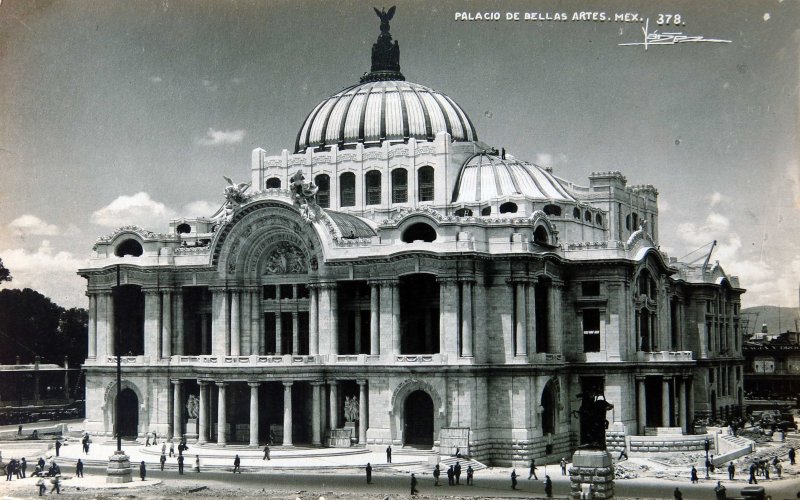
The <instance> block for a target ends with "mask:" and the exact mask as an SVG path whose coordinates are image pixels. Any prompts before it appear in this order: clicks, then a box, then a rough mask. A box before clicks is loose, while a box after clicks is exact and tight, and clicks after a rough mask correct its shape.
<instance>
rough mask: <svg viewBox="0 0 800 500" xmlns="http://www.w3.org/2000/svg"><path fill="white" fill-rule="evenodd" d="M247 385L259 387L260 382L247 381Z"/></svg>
mask: <svg viewBox="0 0 800 500" xmlns="http://www.w3.org/2000/svg"><path fill="white" fill-rule="evenodd" d="M247 385H249V386H250V387H254V388H258V387H261V382H251V381H248V382H247Z"/></svg>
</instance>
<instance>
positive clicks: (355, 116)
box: [295, 80, 478, 153]
mask: <svg viewBox="0 0 800 500" xmlns="http://www.w3.org/2000/svg"><path fill="white" fill-rule="evenodd" d="M439 132H447V133H449V134H450V135H451V137H452V139H453V140H455V141H474V140H477V139H478V134H477V133H476V132H475V127H474V126H473V125H472V122H471V121H470V119H469V117H468V116H467V114H466V113H464V111H463V110H462V109H461V107H460V106H459V105H458V104H456V103H455V101H453V100H452V99H450V98H449V97H447V96H446V95H444V94H442V93H439V92H437V91H435V90H433V89H430V88H428V87H425V86H423V85H419V84H416V83H412V82H407V81H399V80H391V81H378V82H367V83H362V84H359V85H354V86H352V87H348V88H346V89H344V90H343V91H341V92H339V93H338V94H335V95H333V96H331V97H329V98H327V99H325V100H324V101H322V102H321V103H319V104H318V105H317V106H316V107H315V108H314V110H313V111H311V113H310V114H309V115H308V117H307V118H306V120H305V122H303V126H302V127H300V132H298V134H297V141H296V142H295V153H301V152H303V151H305V150H306V148H308V147H312V148H315V147H320V146H331V145H334V144H338V145H339V147H345V146H352V145H355V144H357V143H359V142H362V143H365V144H380V143H382V142H383V141H386V140H389V141H403V140H407V139H409V138H411V137H413V138H415V139H417V140H422V141H432V140H433V139H434V138H435V137H436V134H437V133H439Z"/></svg>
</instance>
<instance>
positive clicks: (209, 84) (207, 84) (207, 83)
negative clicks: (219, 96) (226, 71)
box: [202, 80, 219, 92]
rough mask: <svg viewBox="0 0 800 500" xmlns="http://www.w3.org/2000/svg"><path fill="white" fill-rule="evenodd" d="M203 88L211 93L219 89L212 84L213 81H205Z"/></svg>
mask: <svg viewBox="0 0 800 500" xmlns="http://www.w3.org/2000/svg"><path fill="white" fill-rule="evenodd" d="M202 83H203V87H205V88H206V90H208V91H209V92H214V91H216V90H217V89H218V88H219V85H217V84H216V83H214V82H212V81H211V80H203V82H202Z"/></svg>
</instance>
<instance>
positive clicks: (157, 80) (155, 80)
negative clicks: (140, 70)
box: [149, 76, 163, 83]
mask: <svg viewBox="0 0 800 500" xmlns="http://www.w3.org/2000/svg"><path fill="white" fill-rule="evenodd" d="M149 80H150V81H151V82H152V83H161V82H162V81H163V80H162V79H161V77H160V76H151V77H150V78H149Z"/></svg>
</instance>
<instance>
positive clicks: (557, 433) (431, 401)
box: [79, 75, 743, 464]
mask: <svg viewBox="0 0 800 500" xmlns="http://www.w3.org/2000/svg"><path fill="white" fill-rule="evenodd" d="M378 76H380V75H378ZM378 76H376V77H375V78H377V77H378ZM373 80H374V79H373ZM376 88H378V87H376V85H375V82H374V81H370V82H369V83H365V84H363V88H360V89H359V88H358V87H356V88H355V90H353V91H352V92H349V93H340V94H337V95H336V96H334V97H332V98H331V99H328V100H326V101H323V103H321V104H320V106H318V107H317V108H315V109H316V110H317V111H315V112H313V113H311V114H310V115H309V118H308V119H307V122H306V123H304V124H303V126H302V128H301V133H302V131H303V130H305V131H308V132H307V133H306V139H308V138H309V137H312V136H313V137H316V138H317V139H315V140H317V141H318V142H317V143H316V146H315V147H311V145H310V143H308V142H303V143H302V144H304V147H303V148H300V146H299V145H300V143H301V141H298V146H297V150H296V151H295V152H294V153H291V154H290V153H289V152H288V151H286V150H284V151H283V152H281V153H280V154H279V155H275V156H268V155H267V154H266V152H265V151H263V150H261V149H256V150H255V151H254V152H253V157H252V165H251V169H250V171H251V181H250V185H249V186H248V185H247V184H243V185H233V183H231V185H230V186H229V187H228V188H226V190H225V196H226V202H225V205H224V206H223V208H222V209H220V211H218V212H217V213H216V214H212V215H210V216H207V217H199V218H191V219H178V220H173V221H171V223H170V227H171V231H170V232H169V233H168V234H154V233H152V232H150V231H147V230H144V229H141V228H138V227H122V228H119V229H118V230H117V231H115V232H114V233H112V234H110V235H108V236H105V237H102V238H100V239H99V240H98V241H97V243H96V245H95V247H94V249H93V253H92V257H91V259H90V263H89V265H88V266H87V267H86V268H84V269H81V270H80V271H79V273H80V275H81V276H83V277H85V278H86V279H87V282H88V285H87V295H88V297H89V314H90V325H89V351H88V358H87V360H86V364H85V365H84V368H85V369H86V377H87V395H86V399H87V423H86V424H87V430H90V431H91V432H93V433H96V434H105V435H110V434H111V433H113V432H114V422H113V418H112V415H113V411H112V409H113V407H114V405H115V403H116V385H115V378H114V373H115V371H114V364H115V362H116V354H117V353H119V354H121V355H122V358H121V364H122V367H123V387H122V389H123V391H122V396H121V398H122V399H121V401H120V402H119V403H120V406H121V407H123V408H124V409H125V411H124V412H123V417H121V418H120V422H118V427H119V429H120V432H122V433H123V434H139V435H142V434H143V433H146V432H148V431H155V432H157V433H158V434H159V435H162V436H163V435H167V436H178V435H182V434H184V433H190V434H191V433H193V432H197V433H198V441H199V442H200V443H208V442H212V443H213V442H215V443H217V444H219V445H224V444H227V443H232V442H236V443H246V444H250V445H252V446H258V445H259V444H260V443H263V442H265V441H267V440H269V439H270V437H271V436H274V437H275V438H278V437H281V441H282V444H284V445H287V446H288V445H295V444H309V445H314V446H321V445H323V443H329V442H330V441H329V436H330V434H331V431H332V430H337V429H342V428H343V427H344V426H345V424H346V422H345V417H344V406H345V402H346V401H350V402H351V403H352V401H354V400H353V399H352V398H355V400H356V401H357V404H358V420H357V434H358V435H357V436H355V437H356V438H357V442H358V444H359V445H361V446H370V447H374V448H376V449H382V448H384V447H385V446H386V445H388V444H391V445H396V446H397V445H414V446H424V447H434V448H436V447H438V446H440V445H442V446H447V445H444V444H442V443H441V442H440V433H441V430H442V429H448V431H447V432H448V433H449V434H448V435H452V434H459V435H461V433H463V435H467V436H468V442H469V450H470V453H472V454H473V456H475V457H477V458H479V459H481V460H485V461H489V462H493V463H497V464H508V463H511V462H514V461H527V460H529V459H530V458H531V457H537V458H540V457H543V456H548V457H553V458H556V459H560V457H561V456H564V455H566V454H567V453H569V452H570V451H571V450H573V449H574V448H575V447H576V446H577V445H579V444H580V443H581V442H582V440H583V438H582V434H581V427H582V426H581V423H580V421H579V419H578V418H575V417H574V416H573V411H574V410H577V409H578V408H579V407H580V405H581V397H580V395H581V394H585V393H587V391H589V390H590V389H596V390H600V391H602V392H604V393H605V395H606V399H607V400H608V401H609V402H611V403H612V404H613V405H614V409H613V411H612V413H610V414H609V415H608V418H609V420H610V424H611V425H612V426H613V428H614V429H617V434H610V438H609V439H612V440H613V443H614V444H613V446H615V447H616V446H618V444H619V443H618V442H619V440H620V435H621V436H625V435H630V434H636V433H644V430H645V428H647V427H662V426H664V427H669V426H676V427H681V428H682V429H683V430H688V429H690V424H691V422H692V420H693V419H694V417H695V416H697V415H704V414H711V413H713V411H714V410H713V407H714V406H715V405H716V406H717V407H719V406H723V405H732V406H734V407H738V405H740V404H741V403H740V401H739V400H737V396H736V394H737V390H738V388H740V387H741V380H740V379H735V381H734V379H726V380H728V383H727V385H726V383H723V384H720V382H719V381H720V377H729V376H730V374H732V373H734V372H735V367H736V366H739V365H740V364H741V341H740V339H739V332H738V308H739V297H740V294H741V293H742V292H743V290H742V289H741V288H739V285H738V281H737V279H736V278H735V277H730V276H727V275H726V274H725V273H724V271H723V270H722V269H721V267H719V265H711V266H708V265H705V266H690V265H687V264H682V263H679V262H677V261H675V260H674V259H670V258H668V257H667V256H666V255H664V254H662V253H661V252H660V251H659V250H658V237H657V227H658V209H657V195H658V193H657V191H656V189H655V188H654V187H652V186H628V185H627V180H626V178H625V177H624V176H623V175H622V174H620V173H619V172H604V173H593V174H592V175H591V176H590V177H589V183H588V186H579V185H576V184H573V183H571V182H567V181H565V180H563V179H560V178H557V177H556V176H555V175H554V174H553V173H552V171H551V170H550V169H548V168H542V167H539V166H536V165H533V164H531V163H527V162H524V161H521V160H517V159H515V158H513V157H512V156H511V155H507V154H506V153H505V151H502V152H501V151H498V150H496V149H493V148H490V147H489V146H487V145H485V144H483V143H480V142H478V141H477V136H476V135H475V133H474V130H472V131H470V133H469V134H466V135H465V134H464V133H463V132H464V130H465V129H466V128H467V124H468V123H469V126H470V127H471V122H469V119H468V117H467V116H466V114H465V113H464V112H463V110H462V109H461V108H460V107H458V105H456V104H455V103H454V102H452V100H450V99H449V98H447V97H446V96H444V95H443V94H439V93H437V92H435V91H432V90H430V89H427V88H423V87H422V86H416V85H414V86H410V85H409V84H405V83H404V82H403V81H388V82H382V86H381V87H380V88H381V89H382V90H380V92H378V93H376V92H377V91H376V90H375V89H376ZM345 94H346V95H345ZM412 98H413V99H420V101H419V102H420V103H424V104H425V105H424V106H423V108H424V112H420V113H419V114H415V115H413V116H412V115H409V114H405V115H404V114H403V113H400V112H398V113H396V114H392V113H386V112H382V111H381V106H380V105H378V104H379V103H380V99H385V102H384V105H385V106H393V105H395V104H396V105H398V106H399V104H398V103H399V102H401V101H402V102H406V101H405V100H407V99H412ZM392 99H399V101H397V102H394V101H392ZM362 101H363V103H362ZM373 101H375V106H372V104H369V103H373ZM393 102H394V104H392V103H393ZM443 102H447V103H448V106H446V107H445V106H443V105H441V103H443ZM359 103H362V104H363V108H361V109H363V111H362V112H361V113H360V114H359V113H355V114H353V115H352V116H354V117H355V118H353V119H354V120H357V119H358V117H359V116H360V117H361V118H360V119H361V120H363V121H364V123H370V124H372V125H370V126H371V127H373V128H374V129H375V130H378V131H381V130H385V131H394V132H393V133H396V134H400V137H399V138H394V139H392V138H391V137H390V136H391V134H388V133H387V134H388V135H386V136H383V135H381V134H378V136H376V137H363V138H362V139H363V140H362V141H361V142H355V143H349V142H347V141H343V142H341V143H337V142H336V141H330V142H326V140H325V137H328V136H326V135H325V134H323V133H321V132H320V131H319V130H321V129H320V128H319V127H325V126H327V127H329V128H328V129H326V130H329V131H330V132H331V133H334V132H337V131H336V130H333V129H331V128H330V127H331V121H330V120H328V119H325V120H323V119H322V118H320V117H321V116H322V115H323V114H325V113H327V112H328V111H322V110H333V111H331V112H330V113H328V114H329V115H330V116H334V113H335V112H336V110H337V109H339V108H337V106H341V107H342V108H343V109H342V110H341V112H342V113H350V112H351V111H353V109H355V108H354V106H359V105H361V104H359ZM436 103H439V105H437V104H436ZM345 106H346V107H347V109H344V107H345ZM437 106H438V107H437ZM387 109H388V108H387ZM398 109H401V108H398ZM402 109H403V110H406V108H405V107H403V108H402ZM420 109H422V108H420ZM437 110H438V111H437ZM440 111H441V113H440ZM404 113H405V111H404ZM436 113H440V114H439V115H437V114H436ZM336 116H339V115H336ZM347 116H350V115H347ZM436 116H439V117H440V118H439V119H438V120H439V121H436V120H437V119H436ZM456 116H457V117H458V120H456ZM456 122H459V123H461V124H462V129H459V130H461V132H462V133H461V135H459V134H456V127H457V123H456ZM337 123H340V126H341V127H342V128H341V129H340V130H339V132H341V134H342V135H341V136H340V137H344V136H345V135H346V132H347V130H346V129H347V127H351V126H354V125H353V124H352V123H351V122H350V121H348V120H346V119H341V120H339V122H337ZM376 123H378V124H380V126H377V125H375V124H376ZM334 128H335V127H334ZM356 128H358V127H356ZM362 128H363V127H362ZM415 131H417V132H415ZM312 132H313V133H312ZM362 132H363V130H362ZM334 136H335V134H334ZM298 172H300V174H301V175H298ZM301 177H302V179H301ZM250 188H252V189H251V190H250V191H248V189H250ZM454 200H455V201H454ZM709 377H714V379H713V381H710V380H709ZM723 387H724V389H723ZM715 391H716V392H715ZM190 395H192V396H195V397H196V398H197V400H198V401H199V409H198V415H197V417H196V422H197V430H196V431H195V430H194V429H187V427H186V425H187V421H188V420H189V418H190V416H189V415H188V414H187V413H188V410H189V409H188V408H187V406H186V403H187V399H188V398H189V396H190ZM194 421H195V420H192V422H194ZM453 429H455V430H453ZM620 433H621V434H620ZM278 444H280V443H278Z"/></svg>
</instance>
